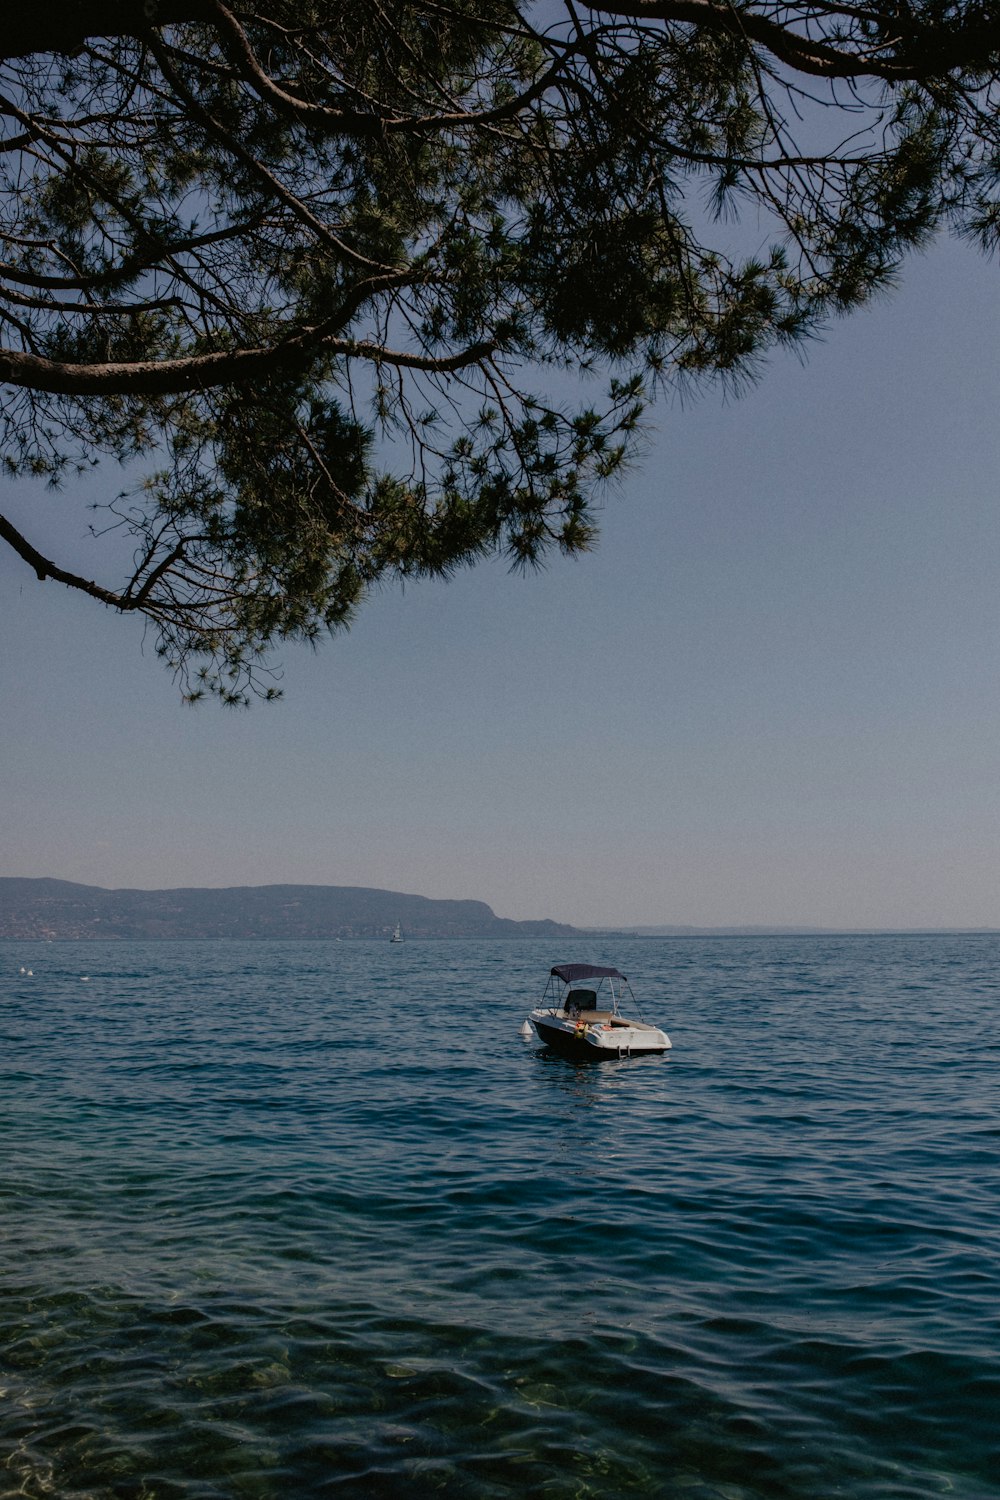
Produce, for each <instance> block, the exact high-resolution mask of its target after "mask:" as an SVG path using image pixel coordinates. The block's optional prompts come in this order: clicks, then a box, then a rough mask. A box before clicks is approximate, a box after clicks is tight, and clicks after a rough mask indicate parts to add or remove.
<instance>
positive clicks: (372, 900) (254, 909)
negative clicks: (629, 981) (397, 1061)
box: [0, 877, 580, 941]
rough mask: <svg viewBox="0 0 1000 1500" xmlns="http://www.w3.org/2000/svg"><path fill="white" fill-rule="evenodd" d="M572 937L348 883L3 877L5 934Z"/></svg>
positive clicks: (543, 925) (549, 927)
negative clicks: (83, 881) (132, 883)
mask: <svg viewBox="0 0 1000 1500" xmlns="http://www.w3.org/2000/svg"><path fill="white" fill-rule="evenodd" d="M397 926H399V927H400V929H401V931H402V933H403V935H404V937H406V938H525V937H552V938H558V937H571V936H579V935H580V931H579V929H578V928H575V927H568V926H566V925H565V923H560V922H548V921H541V922H514V921H510V920H508V919H507V918H504V917H498V916H496V915H495V913H494V912H493V911H492V909H491V908H490V907H489V906H487V905H486V903H485V901H434V900H431V899H430V898H428V897H426V896H411V895H406V894H404V893H403V892H400V891H381V890H371V889H368V888H366V887H363V886H347V885H260V886H234V887H230V888H227V889H221V890H216V889H211V888H207V887H206V888H202V889H195V888H192V889H180V890H163V891H140V890H105V889H104V887H103V886H97V885H79V884H77V883H76V882H75V881H71V880H46V879H42V880H25V879H17V878H14V877H5V878H0V938H24V939H29V940H34V941H37V940H42V941H45V940H49V939H51V940H53V941H64V940H76V941H79V940H81V939H89V938H116V939H121V940H137V939H178V938H188V939H194V938H244V939H249V938H286V939H287V938H294V939H299V940H309V941H317V940H322V939H331V938H381V937H384V938H388V937H389V936H390V935H391V933H393V932H394V931H395V929H396V927H397Z"/></svg>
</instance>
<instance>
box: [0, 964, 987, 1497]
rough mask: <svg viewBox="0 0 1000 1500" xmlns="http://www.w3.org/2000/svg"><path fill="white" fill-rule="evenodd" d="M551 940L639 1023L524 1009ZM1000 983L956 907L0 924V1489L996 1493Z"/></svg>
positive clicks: (93, 1493)
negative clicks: (545, 931) (413, 929)
mask: <svg viewBox="0 0 1000 1500" xmlns="http://www.w3.org/2000/svg"><path fill="white" fill-rule="evenodd" d="M578 958H580V959H585V960H595V961H598V962H612V963H618V964H619V965H620V966H621V967H622V968H624V969H625V970H626V972H628V973H629V976H630V978H632V980H633V985H634V987H635V989H636V991H637V994H638V996H639V998H640V1001H641V1002H642V1004H643V1011H644V1013H645V1015H646V1018H647V1019H649V1020H653V1021H657V1022H660V1023H661V1024H663V1025H664V1026H665V1028H666V1030H667V1031H668V1032H669V1033H670V1035H671V1038H672V1040H673V1043H674V1051H673V1053H672V1054H668V1055H667V1056H665V1057H647V1058H633V1059H631V1060H627V1059H623V1060H622V1061H621V1062H619V1061H610V1062H605V1063H599V1064H586V1063H572V1062H568V1061H565V1060H562V1059H560V1058H557V1057H552V1056H549V1055H546V1054H544V1053H542V1052H541V1051H540V1050H539V1048H538V1044H537V1042H534V1041H533V1042H531V1043H526V1042H524V1041H522V1040H521V1038H520V1037H519V1034H518V1032H519V1027H520V1024H521V1021H522V1020H523V1018H524V1015H525V1013H526V1011H527V1010H528V1009H530V1007H531V1006H532V1005H533V1004H534V1003H536V1002H537V1000H538V999H539V998H540V995H541V991H542V987H543V984H544V977H545V973H546V971H547V969H548V967H549V965H550V964H551V963H553V962H560V961H569V960H575V959H578ZM22 965H24V966H25V967H26V968H31V969H33V971H34V973H33V975H32V976H28V975H24V976H22V975H21V974H20V973H19V969H20V967H21V966H22ZM84 976H86V977H84ZM998 1002H1000V939H998V938H996V937H989V936H969V937H879V938H857V937H853V938H802V939H799V938H760V939H755V940H749V939H746V940H744V939H709V940H700V939H673V940H665V941H636V940H633V941H629V942H624V943H620V944H616V945H612V946H611V947H608V946H607V945H604V944H598V943H593V942H588V943H583V944H579V945H575V946H574V947H573V951H572V952H569V951H565V952H564V951H563V950H562V948H560V950H559V951H558V952H556V951H550V949H549V948H548V947H547V946H546V945H545V944H544V943H540V942H537V941H534V942H523V943H521V942H494V943H479V944H475V943H421V944H418V943H404V944H402V945H398V944H397V945H393V946H390V945H389V944H388V943H379V944H375V943H356V944H353V943H330V944H314V945H299V944H282V943H262V944H257V945H250V944H245V945H244V944H225V943H217V944H211V943H201V944H195V943H192V944H156V943H148V944H126V945H117V946H112V945H105V944H99V943H90V944H61V943H52V944H42V945H29V944H26V943H6V944H0V1130H2V1140H3V1145H4V1157H3V1169H2V1174H0V1391H2V1404H0V1494H2V1495H3V1496H8V1495H24V1496H27V1497H32V1500H33V1497H42V1496H46V1497H48V1496H58V1497H60V1500H84V1497H86V1500H106V1497H123V1500H124V1497H129V1500H132V1497H134V1500H167V1497H170V1500H174V1497H176V1500H210V1497H212V1500H214V1497H220V1500H221V1497H226V1500H228V1497H248V1500H265V1497H267V1500H270V1497H279V1496H280V1497H286V1496H298V1497H303V1496H304V1497H311V1496H343V1497H354V1496H358V1497H360V1496H374V1497H404V1496H405V1497H410V1496H420V1495H425V1494H430V1495H434V1494H441V1495H445V1496H454V1497H463V1500H464V1497H468V1500H488V1497H497V1500H499V1497H514V1496H518V1497H520V1496H540V1497H551V1500H577V1497H580V1500H583V1497H588V1496H600V1497H613V1496H619V1495H622V1496H670V1497H673V1496H680V1497H685V1500H703V1497H721V1500H758V1497H759V1500H765V1497H766V1500H780V1497H789V1500H792V1497H794V1500H824V1497H828V1496H838V1495H842V1496H848V1497H852V1500H854V1497H880V1500H906V1497H910V1496H913V1497H918V1496H919V1497H925V1496H937V1495H942V1496H944V1495H947V1496H951V1497H957V1500H972V1497H975V1500H984V1497H988V1496H1000V1171H998V1167H1000V1087H998V1071H997V1065H998V1061H1000V1021H998Z"/></svg>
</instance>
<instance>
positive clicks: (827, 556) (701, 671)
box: [0, 241, 1000, 927]
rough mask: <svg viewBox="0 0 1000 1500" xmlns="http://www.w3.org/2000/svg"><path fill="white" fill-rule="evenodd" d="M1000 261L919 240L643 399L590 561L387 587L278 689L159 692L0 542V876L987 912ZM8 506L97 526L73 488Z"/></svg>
mask: <svg viewBox="0 0 1000 1500" xmlns="http://www.w3.org/2000/svg"><path fill="white" fill-rule="evenodd" d="M996 277H997V272H996V267H995V266H992V267H991V266H990V265H989V264H987V263H985V262H983V261H982V260H980V259H979V258H978V257H976V256H975V255H974V254H973V253H972V252H971V251H969V250H967V249H965V248H963V247H962V246H960V245H958V244H956V243H955V242H954V241H946V242H942V243H941V244H940V245H939V246H938V247H937V248H936V249H934V250H933V251H932V252H931V253H930V254H928V255H927V256H925V257H923V258H922V259H920V260H916V261H912V262H911V263H910V264H909V266H908V268H907V271H906V274H905V277H904V280H903V284H902V286H901V288H900V290H899V291H897V292H896V293H895V294H894V295H893V297H892V298H890V299H888V300H886V301H884V302H881V303H879V304H878V305H877V306H875V307H873V308H870V309H868V310H866V311H863V312H861V313H858V314H855V315H854V316H853V317H852V318H851V319H849V320H847V321H846V322H842V323H839V324H837V325H836V326H835V327H834V328H833V329H832V330H831V331H830V333H829V335H828V337H827V338H826V340H825V341H824V342H823V343H819V344H814V345H813V346H812V347H811V349H810V351H809V356H808V360H807V362H806V363H805V364H802V363H800V362H799V361H798V360H797V359H796V358H795V356H794V355H787V356H783V357H781V358H780V359H778V360H776V361H773V362H772V363H771V366H770V368H769V369H768V371H767V372H766V373H765V375H764V378H763V379H762V381H761V382H760V384H759V385H758V386H757V387H756V388H755V389H754V390H753V391H752V392H751V393H750V394H749V395H747V396H745V397H743V398H742V399H740V400H738V401H728V402H726V401H724V400H723V399H722V397H721V396H718V395H716V394H712V393H710V394H708V395H707V396H704V397H702V398H700V399H699V400H698V401H697V402H696V403H694V404H691V405H688V406H687V407H685V408H681V407H680V406H679V405H676V404H675V405H672V406H671V405H661V407H660V408H659V409H658V410H657V412H656V413H655V424H656V429H657V430H656V432H655V434H654V436H653V438H652V441H651V446H650V451H649V452H648V454H647V456H646V458H645V459H644V461H643V463H642V464H641V466H639V467H637V469H636V470H635V471H634V473H633V474H632V475H631V476H629V477H628V478H627V480H626V481H625V484H624V485H623V487H622V488H621V490H620V492H619V493H617V494H616V495H614V496H613V497H611V498H609V501H608V504H607V506H606V509H605V512H604V517H603V538H602V542H601V544H600V546H599V548H598V550H597V551H596V552H595V553H593V554H592V555H591V556H590V557H588V558H585V559H583V560H576V561H572V562H568V561H563V560H558V561H553V563H552V564H551V565H550V567H549V569H548V570H547V571H546V572H544V573H541V574H533V575H529V576H527V577H525V578H521V577H511V576H510V575H508V574H507V572H506V570H505V568H504V567H503V566H502V565H499V564H497V565H492V566H485V567H479V568H477V569H475V570H473V571H471V572H469V573H466V574H463V575H462V576H460V577H459V578H458V579H457V580H455V581H453V582H451V583H449V584H421V585H417V586H414V587H411V588H408V589H407V591H406V593H405V595H403V594H402V593H400V592H399V591H387V592H384V593H382V594H380V595H379V596H377V597H376V598H374V599H373V600H372V601H371V603H370V604H369V605H368V607H367V609H366V610H365V611H364V612H363V613H362V615H361V617H360V618H359V621H358V623H357V624H356V626H355V627H354V628H353V630H352V631H351V633H350V634H349V635H347V636H345V637H341V638H340V639H338V640H334V641H331V642H330V643H329V644H328V645H326V646H325V647H324V648H323V649H322V650H321V651H320V652H319V653H318V654H313V653H312V652H311V651H310V650H308V649H306V648H294V649H288V650H286V651H285V653H284V666H285V674H284V687H285V691H286V697H285V699H284V701H283V702H282V703H281V704H279V705H277V706H275V707H264V706H261V707H259V708H255V709H254V710H252V711H251V712H249V713H227V712H224V711H223V710H221V709H218V708H216V707H215V706H214V705H212V704H206V705H204V706H202V707H200V708H198V709H195V710H191V709H185V708H183V707H182V706H180V704H179V701H178V691H177V689H176V688H175V686H174V685H173V683H172V681H171V679H170V677H169V675H168V674H167V673H165V672H164V671H163V670H162V668H160V667H159V666H158V664H157V663H156V661H155V658H154V656H153V653H152V649H151V644H147V646H146V652H145V655H143V654H142V650H141V647H142V633H141V629H139V628H138V627H137V625H136V622H134V621H124V620H122V619H120V618H118V617H116V616H113V615H111V614H109V613H107V612H106V611H104V610H102V609H101V608H100V606H98V605H96V604H95V603H93V602H92V601H90V600H87V599H84V598H83V597H82V596H80V597H75V596H73V595H72V594H70V593H69V592H68V591H67V590H65V589H61V588H60V587H59V586H58V585H57V584H54V583H52V582H47V583H45V584H44V585H40V584H38V583H37V582H35V580H34V577H33V575H32V574H31V573H30V571H29V570H28V569H27V568H26V567H25V566H24V565H23V564H22V563H21V562H20V561H19V560H18V559H16V558H15V557H14V556H13V554H12V553H10V552H9V551H8V550H7V549H3V551H2V553H0V681H2V692H3V712H2V716H0V725H2V727H0V754H2V757H3V760H2V767H3V809H2V823H0V827H2V841H0V874H7V875H32V876H39V875H52V876H58V877H61V878H64V879H69V880H79V881H85V882H88V883H92V884H97V885H107V886H171V885H237V884H248V885H256V884H263V883H270V882H286V881H288V882H307V883H313V882H316V883H330V884H336V885H373V886H384V887H390V888H393V889H396V890H403V891H411V892H418V893H420V894H423V895H428V896H439V897H466V896H470V897H477V898H480V899H482V900H484V901H488V902H489V903H490V905H491V906H492V907H493V908H494V910H495V911H496V912H497V913H498V914H499V915H501V916H508V917H541V916H548V917H553V918H556V919H559V920H563V921H568V922H574V923H579V924H584V925H585V924H600V923H605V922H607V923H649V924H652V923H674V922H678V923H694V924H699V925H717V924H723V925H728V924H744V923H778V924H786V923H790V924H802V923H804V924H818V925H822V926H852V927H858V926H860V927H873V926H900V927H917V926H939V925H940V926H963V927H965V926H998V925H1000V527H998V506H997V498H998V496H997V475H998V470H1000V465H998V459H1000V451H998V449H1000V441H998V424H997V414H996V405H997V394H998V390H1000V378H998V377H1000V346H998V339H997V334H998V331H1000V300H998V296H997V279H996ZM29 501H30V507H31V510H34V511H35V512H36V514H35V518H34V519H33V520H31V521H29V515H30V512H29V504H28V502H29ZM16 503H17V511H16V513H17V514H18V515H19V516H20V517H21V518H22V520H23V521H24V523H25V526H26V528H27V527H28V526H29V524H30V525H31V527H32V531H31V533H30V534H31V535H32V536H33V539H35V540H37V541H39V542H40V544H41V545H42V547H43V550H44V549H45V545H46V544H51V545H52V546H53V547H55V546H56V545H57V543H56V542H55V540H54V538H55V536H56V533H57V530H58V529H59V526H60V525H65V526H67V527H68V528H69V535H70V536H71V537H72V538H73V539H74V540H73V546H74V549H75V550H74V556H75V558H76V559H77V560H79V559H80V558H81V556H83V555H85V554H84V553H83V552H82V551H81V550H80V547H79V544H78V542H77V541H76V539H77V538H78V537H80V536H81V535H82V534H83V532H84V531H85V528H86V524H87V520H88V519H89V517H87V516H86V514H85V513H84V512H82V511H81V510H79V509H78V508H77V507H76V506H75V505H74V502H73V497H72V496H71V495H64V496H62V497H58V498H56V499H55V500H53V499H51V498H48V497H46V496H45V495H44V494H43V493H42V492H41V491H38V492H37V493H36V491H35V489H34V487H30V488H29V487H25V486H22V487H20V499H19V500H18V501H17V502H16ZM61 515H63V516H64V517H65V519H64V520H63V521H60V516H61ZM98 568H99V563H98V562H97V560H96V557H95V561H94V563H93V565H92V568H91V573H93V572H94V571H96V570H97V569H98Z"/></svg>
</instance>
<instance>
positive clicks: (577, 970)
mask: <svg viewBox="0 0 1000 1500" xmlns="http://www.w3.org/2000/svg"><path fill="white" fill-rule="evenodd" d="M549 973H550V974H554V975H555V976H556V978H557V979H561V980H562V982H563V984H576V983H577V981H578V980H580V979H622V980H625V983H626V984H627V983H628V980H627V979H625V975H624V974H622V973H621V972H620V970H618V969H602V968H600V967H599V966H598V965H597V964H556V966H555V967H554V968H552V969H550V970H549Z"/></svg>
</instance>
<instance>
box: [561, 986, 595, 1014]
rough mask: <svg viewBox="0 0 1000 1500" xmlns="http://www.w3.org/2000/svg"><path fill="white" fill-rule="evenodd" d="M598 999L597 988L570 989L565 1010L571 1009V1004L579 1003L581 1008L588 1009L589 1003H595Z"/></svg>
mask: <svg viewBox="0 0 1000 1500" xmlns="http://www.w3.org/2000/svg"><path fill="white" fill-rule="evenodd" d="M596 1000H597V991H596V990H570V992H569V994H568V995H567V996H566V999H565V1001H564V1002H563V1010H569V1008H570V1006H571V1005H578V1006H579V1007H580V1009H581V1010H586V1008H587V1006H588V1005H593V1004H594V1003H595V1002H596Z"/></svg>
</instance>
